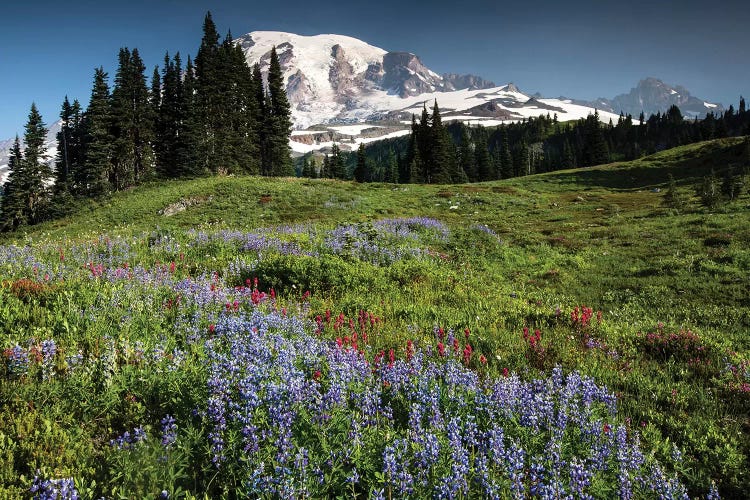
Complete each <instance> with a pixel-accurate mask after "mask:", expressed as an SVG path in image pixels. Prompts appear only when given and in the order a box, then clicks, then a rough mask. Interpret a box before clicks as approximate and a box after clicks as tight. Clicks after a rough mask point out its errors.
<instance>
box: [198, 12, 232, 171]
mask: <svg viewBox="0 0 750 500" xmlns="http://www.w3.org/2000/svg"><path fill="white" fill-rule="evenodd" d="M220 69H221V68H220V61H219V33H218V31H216V25H215V24H214V22H213V19H212V18H211V13H210V12H207V13H206V17H205V19H204V20H203V37H202V39H201V45H200V48H199V49H198V54H197V55H196V56H195V87H196V88H195V93H196V103H195V104H196V112H197V114H196V116H195V118H196V122H197V123H196V131H197V137H196V140H195V143H194V144H193V148H194V155H193V156H194V158H195V160H196V163H197V164H196V169H197V170H198V171H207V172H217V171H219V170H221V169H223V168H224V166H223V165H220V164H217V162H216V155H217V151H218V150H219V149H220V147H221V145H220V142H219V141H220V134H219V129H220V126H221V121H222V119H223V118H224V109H222V102H223V97H222V95H221V94H222V92H221V81H220V78H221V76H220Z"/></svg>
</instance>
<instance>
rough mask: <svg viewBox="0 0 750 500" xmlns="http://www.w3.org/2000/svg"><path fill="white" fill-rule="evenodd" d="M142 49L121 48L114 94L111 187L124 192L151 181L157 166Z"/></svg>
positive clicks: (150, 105)
mask: <svg viewBox="0 0 750 500" xmlns="http://www.w3.org/2000/svg"><path fill="white" fill-rule="evenodd" d="M145 69H146V67H145V65H144V64H143V61H142V60H141V58H140V55H139V54H138V49H133V51H132V52H131V51H129V50H128V49H127V48H122V49H120V54H119V65H118V68H117V73H116V76H115V88H114V90H113V91H112V98H111V103H112V114H111V120H112V127H111V133H112V136H113V143H112V168H111V170H110V184H111V186H112V188H113V189H115V190H120V189H124V188H127V187H129V186H133V185H135V184H139V183H140V182H142V181H143V180H145V179H147V178H148V177H149V176H150V174H151V172H152V167H153V163H154V154H153V150H152V147H151V143H152V142H153V139H154V130H153V128H154V127H153V118H154V117H153V113H152V111H153V107H152V103H151V99H150V93H149V90H148V88H147V86H146V77H145V75H144V71H145Z"/></svg>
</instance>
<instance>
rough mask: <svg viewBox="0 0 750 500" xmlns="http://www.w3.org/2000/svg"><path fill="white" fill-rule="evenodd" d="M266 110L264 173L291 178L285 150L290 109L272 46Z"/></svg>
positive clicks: (288, 130)
mask: <svg viewBox="0 0 750 500" xmlns="http://www.w3.org/2000/svg"><path fill="white" fill-rule="evenodd" d="M266 108H267V112H266V113H267V120H268V121H267V125H266V127H267V128H266V133H267V136H266V142H267V148H268V149H267V155H268V157H267V171H268V172H269V173H270V175H274V176H285V175H292V174H293V172H294V164H293V162H292V157H291V150H290V148H289V135H290V134H291V131H292V120H291V107H290V105H289V100H288V99H287V97H286V87H285V85H284V75H283V73H282V72H281V64H280V63H279V56H278V54H277V53H276V47H274V48H273V49H272V50H271V61H270V64H269V67H268V101H267V103H266Z"/></svg>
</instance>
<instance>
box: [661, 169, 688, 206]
mask: <svg viewBox="0 0 750 500" xmlns="http://www.w3.org/2000/svg"><path fill="white" fill-rule="evenodd" d="M664 204H665V205H667V206H668V207H669V208H673V209H675V210H676V211H677V212H682V211H683V210H685V207H686V206H687V198H686V197H685V196H684V195H683V194H682V193H680V191H679V190H678V189H677V182H676V181H675V179H674V176H673V175H672V174H669V187H668V188H667V192H666V193H664Z"/></svg>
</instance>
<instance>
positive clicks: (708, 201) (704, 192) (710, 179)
mask: <svg viewBox="0 0 750 500" xmlns="http://www.w3.org/2000/svg"><path fill="white" fill-rule="evenodd" d="M696 194H697V195H698V197H699V198H700V199H701V202H702V203H703V205H704V206H706V207H708V208H709V209H713V208H715V207H716V206H717V205H718V204H719V201H720V200H721V190H720V186H719V179H718V178H717V177H716V173H715V172H714V171H713V170H711V174H710V175H707V176H706V177H704V178H703V181H701V183H700V184H699V185H698V188H697V193H696Z"/></svg>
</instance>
